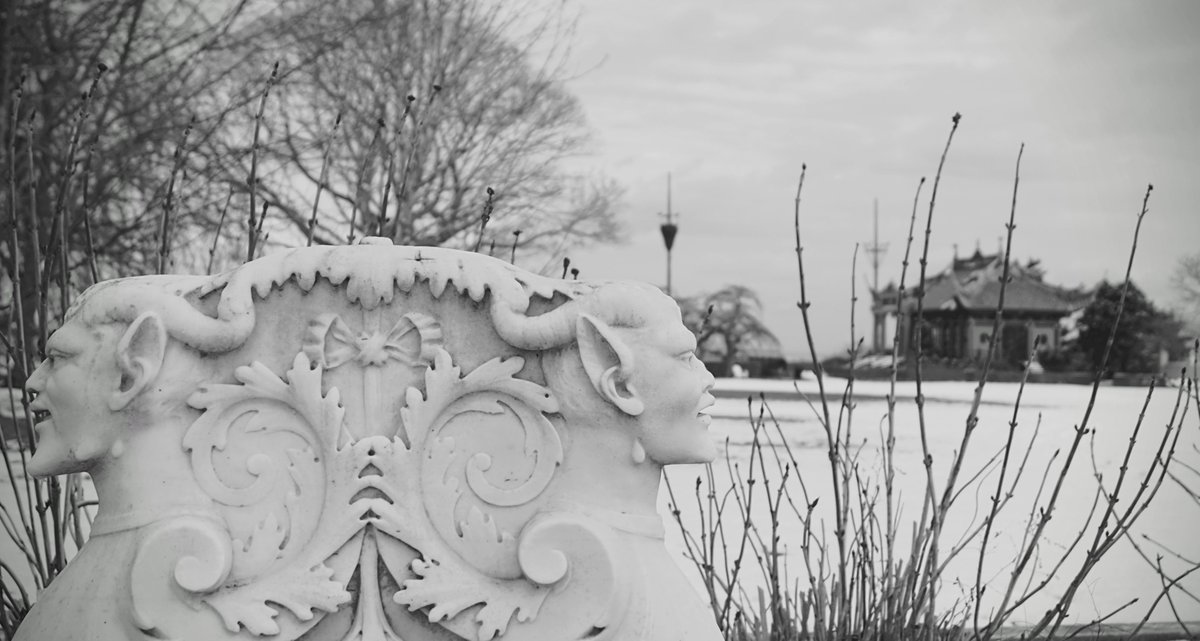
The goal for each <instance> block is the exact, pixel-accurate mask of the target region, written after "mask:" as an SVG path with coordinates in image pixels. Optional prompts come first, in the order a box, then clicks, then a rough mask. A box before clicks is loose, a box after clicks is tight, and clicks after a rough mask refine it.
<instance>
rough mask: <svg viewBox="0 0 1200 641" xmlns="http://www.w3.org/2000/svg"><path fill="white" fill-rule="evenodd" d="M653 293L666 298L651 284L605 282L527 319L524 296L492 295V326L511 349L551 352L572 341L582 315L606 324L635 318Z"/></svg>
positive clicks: (527, 305)
mask: <svg viewBox="0 0 1200 641" xmlns="http://www.w3.org/2000/svg"><path fill="white" fill-rule="evenodd" d="M648 288H649V289H648ZM651 290H652V291H651ZM652 293H653V294H657V295H658V296H662V297H665V294H663V293H662V292H661V291H659V290H658V288H655V287H653V286H650V285H641V284H637V283H615V282H614V283H605V284H603V285H600V286H598V287H597V288H596V289H594V290H592V292H591V293H588V294H586V295H584V296H582V297H580V298H576V299H574V300H570V301H567V302H565V303H563V304H562V305H560V306H559V307H557V308H555V309H552V310H550V311H548V312H546V313H544V314H539V315H537V316H527V315H526V314H525V311H526V309H527V308H528V307H529V300H528V298H526V297H525V296H524V295H522V296H520V297H506V296H503V295H498V294H496V293H495V292H494V295H495V298H494V300H493V304H492V309H491V311H492V324H493V325H494V326H495V328H496V333H497V334H499V335H500V337H501V338H503V339H504V340H505V342H507V343H508V344H509V345H512V346H513V347H517V348H520V349H528V350H542V349H550V348H553V347H559V346H562V345H566V344H568V343H570V342H572V341H574V340H575V321H576V320H578V318H579V315H580V314H581V313H589V314H593V315H595V316H596V317H598V318H601V319H603V320H605V321H606V322H613V321H615V320H616V319H623V318H628V317H631V316H636V315H637V313H638V311H639V310H641V309H643V308H646V307H648V306H649V305H650V304H651V301H650V299H649V296H650V295H651V294H652ZM635 324H636V323H635Z"/></svg>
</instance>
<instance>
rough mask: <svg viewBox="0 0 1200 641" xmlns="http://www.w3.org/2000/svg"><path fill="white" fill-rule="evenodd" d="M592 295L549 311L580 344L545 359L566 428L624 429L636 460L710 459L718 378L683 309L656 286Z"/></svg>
mask: <svg viewBox="0 0 1200 641" xmlns="http://www.w3.org/2000/svg"><path fill="white" fill-rule="evenodd" d="M592 296H593V297H594V298H593V299H592V300H588V299H586V298H585V299H583V300H579V301H575V302H573V303H567V304H565V305H563V307H560V308H559V310H562V309H563V308H567V309H566V311H564V312H559V311H558V310H553V311H551V312H548V314H554V313H560V314H563V316H564V317H566V318H564V320H566V321H569V322H570V325H571V328H570V329H571V331H570V335H571V338H573V339H574V340H573V341H571V342H569V343H566V344H564V345H562V346H560V347H557V348H554V349H551V350H549V351H548V352H546V355H545V356H544V358H543V363H544V368H545V369H544V371H545V375H546V380H547V385H548V386H549V387H550V388H551V390H553V391H554V392H555V395H556V396H557V397H558V399H559V404H560V406H561V408H562V413H563V415H564V418H565V419H566V421H567V424H568V425H569V426H578V427H579V428H580V429H618V430H621V431H622V432H623V433H624V434H625V435H626V436H627V437H630V438H632V440H633V441H634V445H633V456H634V459H635V461H636V462H641V461H642V460H650V461H652V462H654V463H656V464H659V465H669V464H673V463H703V462H708V461H711V460H712V459H713V458H714V457H715V456H716V453H717V452H716V445H715V443H714V441H713V439H712V437H711V436H710V435H709V433H708V431H707V427H708V424H709V422H710V420H711V419H710V417H709V416H708V414H707V411H708V409H709V408H710V407H711V406H712V404H713V401H714V399H713V397H712V395H711V394H710V393H709V391H710V390H711V388H712V384H713V377H712V375H711V374H710V373H709V372H708V370H707V369H706V368H705V366H704V364H703V363H702V362H700V360H699V359H698V358H697V357H696V354H695V350H696V339H695V337H694V336H693V335H692V333H691V332H690V331H689V330H688V329H687V328H686V327H685V326H684V325H683V323H682V321H681V319H680V313H679V307H678V305H676V304H675V301H673V300H672V299H671V298H670V297H668V296H666V295H665V294H663V293H662V292H661V291H659V290H658V289H657V288H654V287H651V286H649V285H638V284H627V283H622V284H609V285H603V286H601V288H600V289H598V290H597V292H596V293H594V294H592ZM568 306H570V307H568Z"/></svg>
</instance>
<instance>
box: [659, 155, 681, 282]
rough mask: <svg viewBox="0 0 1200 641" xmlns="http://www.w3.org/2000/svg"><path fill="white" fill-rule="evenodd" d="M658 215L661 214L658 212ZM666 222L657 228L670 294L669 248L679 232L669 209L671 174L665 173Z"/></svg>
mask: <svg viewBox="0 0 1200 641" xmlns="http://www.w3.org/2000/svg"><path fill="white" fill-rule="evenodd" d="M659 215H660V216H661V215H662V214H659ZM666 216H667V222H665V223H663V224H662V225H659V227H658V229H659V231H661V232H662V237H663V244H664V245H666V247H667V296H670V295H671V248H672V247H674V246H675V234H677V233H678V232H679V225H676V224H675V220H674V218H673V216H674V213H673V212H672V211H671V174H670V173H668V174H667V214H666Z"/></svg>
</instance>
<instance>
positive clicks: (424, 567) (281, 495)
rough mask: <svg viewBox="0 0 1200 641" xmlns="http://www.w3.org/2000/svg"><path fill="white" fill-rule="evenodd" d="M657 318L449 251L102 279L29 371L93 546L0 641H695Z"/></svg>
mask: <svg viewBox="0 0 1200 641" xmlns="http://www.w3.org/2000/svg"><path fill="white" fill-rule="evenodd" d="M694 348H695V341H694V339H693V338H692V336H691V334H690V333H689V332H688V331H687V330H686V329H685V328H684V327H683V325H682V324H681V322H680V320H679V310H678V308H677V307H676V306H675V304H674V302H673V301H672V300H671V299H670V298H668V297H667V296H665V295H663V294H662V293H661V292H659V291H658V290H657V289H655V288H653V287H650V286H647V285H642V284H636V283H607V284H590V283H581V282H574V281H561V280H556V279H547V278H543V277H540V276H536V275H533V274H529V273H526V272H523V271H521V270H518V269H516V268H514V267H512V266H510V265H508V264H506V263H503V262H501V261H498V260H495V259H492V258H488V257H485V256H480V255H476V254H470V253H465V252H457V251H452V250H445V249H435V248H414V247H393V246H391V245H390V243H388V242H386V241H381V240H378V239H367V240H366V241H364V242H363V243H362V244H360V245H356V246H353V247H321V248H307V249H297V250H292V251H287V252H282V253H279V254H275V255H272V256H269V257H266V258H262V259H259V260H256V261H254V262H252V263H249V264H246V265H243V266H242V267H240V268H238V269H236V270H234V271H232V272H229V273H226V274H222V275H219V276H213V277H179V276H154V277H143V278H133V279H122V280H116V281H109V282H105V283H101V284H98V285H96V286H95V287H92V288H91V289H89V290H88V291H87V292H86V293H85V294H84V295H83V296H81V297H80V299H79V301H78V302H77V303H76V305H75V307H74V308H73V309H72V310H71V312H70V313H69V314H68V321H67V323H66V324H65V325H64V326H63V327H62V328H60V330H59V331H58V332H56V333H55V335H54V337H53V338H52V339H51V341H50V343H49V345H48V348H47V353H48V356H49V358H48V359H47V361H46V362H44V363H43V364H42V365H41V366H40V367H39V369H38V370H37V371H36V372H35V373H34V374H33V375H32V376H31V377H30V380H29V388H30V390H31V391H33V392H35V393H36V394H37V399H36V400H35V402H34V403H33V405H32V407H33V409H34V410H36V411H38V412H40V413H46V414H43V415H42V416H44V420H42V421H41V422H39V423H38V426H37V431H38V435H39V448H38V451H37V454H36V456H35V457H34V458H33V459H32V461H31V462H30V469H31V471H33V472H34V473H37V474H42V475H45V474H59V473H65V472H75V471H87V472H89V473H91V475H92V478H93V480H94V482H95V485H96V490H97V494H98V496H99V501H100V505H99V513H98V516H97V519H96V522H95V527H94V530H93V532H92V536H91V539H90V541H89V542H88V543H87V544H86V545H85V546H84V548H83V550H82V551H81V552H80V553H79V555H78V556H77V557H76V558H75V560H74V561H72V562H71V563H70V565H69V566H68V567H67V569H66V571H65V572H64V573H63V574H62V575H61V576H59V577H58V579H56V580H55V581H54V583H53V584H52V585H51V586H50V588H49V589H47V590H46V591H45V593H44V594H42V595H41V596H40V598H39V601H38V605H37V607H35V608H34V610H33V611H32V612H31V613H30V615H29V617H28V618H27V619H26V621H25V624H24V625H23V626H22V628H21V629H20V631H19V632H18V634H17V639H18V641H42V640H47V639H97V640H101V639H103V640H108V639H112V640H126V639H139V640H140V639H176V640H180V641H188V640H197V641H199V640H203V641H212V640H217V639H247V640H248V639H270V640H274V639H279V640H281V641H282V640H289V641H290V640H293V639H363V640H404V641H425V640H434V639H472V640H476V639H477V640H479V641H486V640H488V639H505V640H510V639H511V640H531V641H535V640H546V641H548V640H565V639H595V640H605V639H612V640H631V641H632V640H643V639H645V640H664V639H665V640H670V639H688V640H701V641H703V640H712V641H716V640H718V639H720V635H719V633H718V632H717V630H716V627H715V625H714V622H713V616H712V614H711V612H709V611H708V609H707V607H706V606H705V605H704V604H703V603H702V602H701V601H700V599H699V598H698V597H697V596H696V595H695V593H694V592H693V590H692V589H691V588H690V586H689V585H688V583H687V581H686V580H685V579H684V577H683V575H682V574H681V573H680V572H679V570H678V568H677V567H676V566H675V564H674V562H673V561H672V560H671V559H670V558H669V556H668V555H667V552H666V550H665V549H664V547H663V541H662V532H663V526H662V522H661V520H660V518H659V516H658V515H657V513H656V511H655V498H656V495H657V491H658V485H659V481H660V477H661V469H662V466H663V465H667V464H672V463H684V462H704V461H708V460H710V459H711V458H712V457H713V456H714V455H715V446H714V444H713V442H712V439H711V438H710V436H709V435H708V433H707V430H706V427H707V424H708V420H709V418H708V416H707V414H706V410H707V408H708V407H709V406H711V404H712V402H713V399H712V396H711V395H709V393H708V390H709V388H710V387H711V385H712V378H711V376H709V374H708V373H707V371H706V370H705V369H704V367H703V365H702V364H701V363H700V362H699V361H698V360H697V359H696V358H695V356H694V354H692V351H693V350H694Z"/></svg>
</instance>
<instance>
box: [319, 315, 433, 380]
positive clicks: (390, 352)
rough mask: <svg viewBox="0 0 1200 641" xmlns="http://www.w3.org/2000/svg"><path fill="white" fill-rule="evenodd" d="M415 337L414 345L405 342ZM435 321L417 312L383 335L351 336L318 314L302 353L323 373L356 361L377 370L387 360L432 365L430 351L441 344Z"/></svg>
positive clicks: (328, 317) (343, 326)
mask: <svg viewBox="0 0 1200 641" xmlns="http://www.w3.org/2000/svg"><path fill="white" fill-rule="evenodd" d="M412 332H416V333H417V340H416V341H414V342H409V341H405V340H404V338H405V337H406V336H408V335H409V334H410V333H412ZM441 339H442V330H441V327H439V326H438V323H437V321H435V320H434V319H433V318H431V317H429V316H426V315H425V314H422V313H420V312H410V313H408V314H405V315H404V316H402V317H400V320H398V321H396V324H395V325H393V326H392V328H391V329H390V330H388V331H387V332H383V331H379V330H376V331H374V332H366V331H363V332H357V333H356V332H355V331H354V330H352V329H350V326H349V325H347V324H346V322H345V321H343V320H342V317H341V316H338V315H337V314H322V315H320V316H318V317H317V318H315V319H313V321H312V322H311V323H310V324H309V331H308V335H307V336H306V337H305V340H304V353H305V355H307V356H308V358H309V359H310V360H311V361H312V362H314V363H317V364H320V365H321V366H322V367H323V368H325V369H326V370H329V369H333V368H335V367H340V366H341V365H344V364H346V363H349V362H350V361H356V362H358V363H359V364H360V365H362V366H363V367H366V366H369V365H373V366H381V365H383V364H384V363H386V362H388V361H389V360H396V361H399V362H401V363H403V364H405V365H409V366H415V365H418V364H426V363H431V362H433V352H434V348H435V347H437V346H438V345H441V343H442V340H441Z"/></svg>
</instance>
